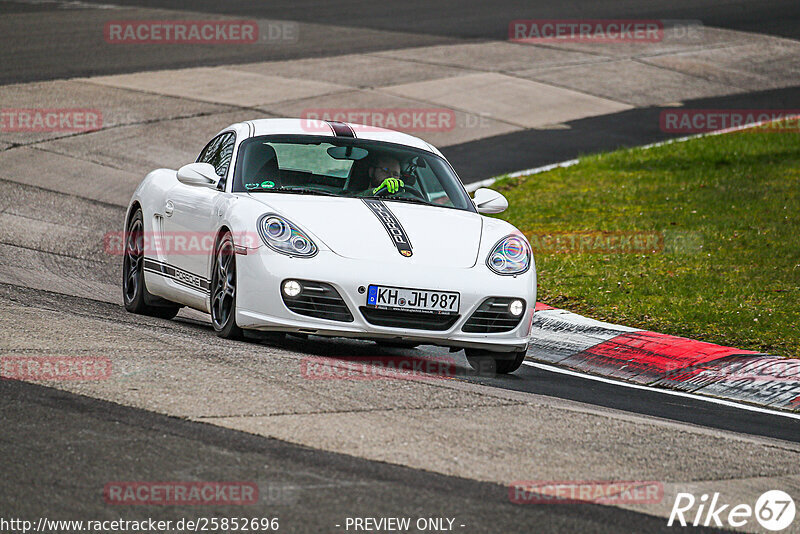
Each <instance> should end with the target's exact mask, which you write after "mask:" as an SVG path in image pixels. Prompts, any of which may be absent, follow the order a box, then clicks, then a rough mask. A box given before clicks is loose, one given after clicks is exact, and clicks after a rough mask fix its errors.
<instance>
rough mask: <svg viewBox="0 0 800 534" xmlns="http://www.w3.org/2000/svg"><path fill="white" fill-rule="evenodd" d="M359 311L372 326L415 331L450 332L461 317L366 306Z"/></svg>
mask: <svg viewBox="0 0 800 534" xmlns="http://www.w3.org/2000/svg"><path fill="white" fill-rule="evenodd" d="M359 310H361V315H363V316H364V319H366V320H367V322H368V323H370V324H374V325H377V326H389V327H392V328H410V329H413V330H439V331H441V330H449V329H450V328H452V327H453V325H454V324H456V321H458V318H459V317H460V316H459V315H442V314H435V313H421V312H410V311H394V310H378V309H375V308H367V307H366V306H361V307H360V308H359Z"/></svg>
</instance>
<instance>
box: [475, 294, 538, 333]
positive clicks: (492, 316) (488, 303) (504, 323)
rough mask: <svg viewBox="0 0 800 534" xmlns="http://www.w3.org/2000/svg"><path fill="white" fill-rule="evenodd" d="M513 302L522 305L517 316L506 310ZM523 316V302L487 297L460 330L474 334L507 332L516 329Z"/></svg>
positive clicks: (506, 298)
mask: <svg viewBox="0 0 800 534" xmlns="http://www.w3.org/2000/svg"><path fill="white" fill-rule="evenodd" d="M515 300H519V301H522V304H523V306H522V310H523V312H522V313H520V314H519V315H512V314H511V312H510V311H509V310H508V307H509V304H511V303H512V302H513V301H515ZM524 315H525V301H524V300H522V299H517V298H509V297H489V298H488V299H486V300H484V301H483V302H482V303H481V305H480V306H478V309H477V310H475V313H473V314H472V316H471V317H470V318H469V319H468V320H467V322H466V323H464V326H463V327H461V330H463V331H464V332H472V333H476V334H494V333H497V332H508V331H510V330H513V329H515V328H516V327H517V325H518V324H519V322H520V320H521V319H522V317H523V316H524Z"/></svg>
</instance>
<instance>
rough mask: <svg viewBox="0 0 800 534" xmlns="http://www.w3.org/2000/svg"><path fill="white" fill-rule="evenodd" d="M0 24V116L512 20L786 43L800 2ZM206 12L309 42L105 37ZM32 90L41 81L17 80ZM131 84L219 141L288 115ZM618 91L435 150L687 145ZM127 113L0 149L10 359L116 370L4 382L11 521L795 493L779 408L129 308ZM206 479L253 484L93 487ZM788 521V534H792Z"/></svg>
mask: <svg viewBox="0 0 800 534" xmlns="http://www.w3.org/2000/svg"><path fill="white" fill-rule="evenodd" d="M0 15H2V17H0V43H2V45H3V46H2V48H3V60H2V62H0V108H6V107H15V106H16V107H19V106H20V105H18V104H14V105H7V104H6V103H4V102H3V100H2V96H3V95H6V94H10V95H14V94H17V93H22V94H24V93H25V91H27V90H28V89H27V88H28V87H45V88H46V89H45V90H46V91H49V90H50V87H51V85H49V84H51V83H52V84H56V86H57V84H59V83H68V84H73V83H75V84H83V83H85V84H86V85H87V86H89V85H91V87H92V91H94V90H95V89H96V88H101V89H102V90H108V91H112V90H113V91H118V92H120V93H121V92H122V90H123V89H121V88H122V87H123V86H122V83H123V82H120V81H119V79H118V78H113V77H112V78H108V79H97V80H99V81H97V80H96V79H94V78H92V79H91V80H89V81H88V82H87V81H86V80H84V81H77V82H76V81H69V82H62V80H65V79H69V78H76V77H98V76H111V75H120V74H126V73H140V72H154V71H160V70H163V69H182V68H199V67H211V66H220V65H223V66H231V65H245V64H250V63H255V62H268V61H279V60H280V61H288V60H298V61H302V60H305V59H309V58H311V59H315V58H329V59H330V58H333V60H335V57H336V56H340V55H344V54H373V53H375V54H378V53H380V54H389V53H392V54H405V53H407V50H409V49H410V50H411V52H409V53H413V50H414V49H415V48H416V47H436V46H460V45H463V44H464V43H469V44H471V43H475V44H476V45H482V44H485V43H490V42H491V41H502V40H504V39H506V37H507V27H508V21H509V20H513V19H516V18H533V17H542V18H576V17H583V18H597V19H600V18H604V19H610V18H626V19H634V18H648V19H651V18H659V19H683V20H701V21H702V22H703V24H704V25H705V26H708V27H714V28H719V29H723V30H725V31H730V32H732V34H733V33H735V34H736V35H737V36H742V35H745V37H744V38H749V37H748V36H749V34H751V33H752V34H759V38H760V36H762V35H763V36H768V37H769V39H773V40H772V41H770V43H773V42H774V43H778V44H776V45H774V46H776V47H777V46H786V47H792V46H794V45H795V44H796V43H794V42H792V41H793V40H797V39H800V30H798V28H800V24H799V23H800V3H798V2H796V1H760V2H755V1H754V2H746V1H738V2H726V3H721V2H714V1H711V0H693V1H689V0H678V1H674V2H669V5H665V4H664V3H663V2H655V1H647V2H626V1H623V0H608V1H601V2H592V1H589V0H581V1H578V2H570V3H567V4H564V5H558V4H557V3H553V2H549V3H548V2H538V1H537V2H512V1H500V2H479V1H477V0H476V1H472V0H470V1H467V2H453V1H446V2H436V3H431V2H416V1H414V2H404V3H397V4H396V5H394V4H389V3H380V2H347V3H334V2H311V1H303V2H258V3H256V2H246V1H238V0H236V1H229V2H212V1H210V0H201V1H197V2H191V3H189V2H177V1H167V0H119V1H109V2H103V1H101V0H98V1H97V2H95V1H93V0H83V1H79V2H70V1H60V0H59V1H53V2H50V1H47V0H42V1H38V0H37V1H33V0H19V1H13V2H9V1H2V0H0ZM216 16H225V17H233V18H237V17H238V18H257V19H259V20H274V21H292V22H296V23H298V24H299V28H300V31H301V32H302V35H303V36H304V38H303V39H300V40H299V41H298V42H297V43H296V44H294V45H292V46H288V47H270V46H263V47H257V48H255V47H246V46H241V47H237V46H210V45H209V46H205V45H200V46H189V45H177V46H171V47H160V48H159V50H158V53H154V52H153V49H152V48H148V47H146V46H140V47H135V46H134V47H114V46H102V45H103V42H102V38H98V36H97V28H98V27H102V25H103V24H104V23H105V22H106V21H109V20H116V19H158V18H195V19H197V18H213V17H216ZM373 57H374V56H373ZM381 57H382V56H381ZM409 61H411V60H409ZM414 61H416V60H414ZM587 61H589V60H587ZM795 61H796V60H795ZM754 63H755V62H754ZM290 67H291V66H290ZM424 67H425V68H430V69H431V70H436V69H452V70H453V71H455V70H457V69H459V68H461V67H460V66H458V65H455V64H454V65H453V66H441V65H440V64H436V65H425V66H424ZM287 68H289V67H287ZM291 68H293V67H291ZM771 68H774V69H775V70H776V71H777V70H780V68H781V67H780V66H779V65H777V66H772V67H771ZM797 68H798V67H797V64H796V62H795V64H792V65H790V66H789V67H787V69H786V71H787V72H786V73H784V74H785V75H786V78H787V79H789V80H790V81H791V79H792V77H793V76H794V75H793V74H792V73H793V72H794V70H792V69H797ZM361 74H362V73H355V74H354V75H356V76H357V75H361ZM87 79H88V78H87ZM796 79H800V78H795V80H796ZM109 80H111V81H109ZM790 81H789V82H785V83H783V82H782V83H780V84H775V85H768V86H763V87H762V86H761V85H759V84H758V83H756V82H753V83H752V85H750V86H748V87H746V88H743V89H742V90H741V91H737V92H735V93H731V94H727V93H726V94H716V93H714V94H712V93H713V91H711V92H709V94H708V96H695V97H687V98H684V99H682V105H684V106H687V107H696V108H709V109H713V108H720V109H721V108H730V109H741V108H754V109H764V108H785V109H791V108H794V109H797V108H798V102H800V85H797V83H790ZM33 82H37V83H38V82H41V84H42V85H39V86H37V85H36V84H33V85H30V86H29V85H24V86H23V85H19V86H15V85H14V84H30V83H33ZM124 83H128V80H127V79H126V80H125V82H124ZM395 83H397V82H396V81H395ZM4 86H6V87H5V88H4ZM71 87H72V86H71ZM109 87H111V88H112V89H109ZM359 87H360V86H359ZM101 89H97V90H98V91H100V90H101ZM573 89H574V88H571V89H570V91H572V90H573ZM32 90H33V89H32ZM371 90H372V87H367V88H366V89H364V92H369V91H371ZM3 91H8V92H7V93H6V92H3ZM90 94H94V93H90ZM98 94H100V93H98ZM102 94H103V95H105V93H102ZM114 94H116V93H114ZM698 94H699V93H698ZM142 95H144V96H142ZM68 96H69V94H68V92H67V93H65V94H59V95H58V100H57V102H58V106H61V107H70V104H69V98H68ZM139 96H141V98H152V99H153V100H152V101H153V102H156V104H153V106H162V105H163V106H165V109H166V107H167V106H168V105H169V106H175V107H180V113H177V112H176V115H175V116H176V119H180V120H183V119H187V120H196V121H201V122H202V121H205V122H202V126H203V128H205V129H206V130H207V129H211V130H212V133H213V131H215V130H214V128H216V129H219V128H221V127H223V126H225V125H227V124H228V123H229V122H232V121H233V119H231V120H228V119H229V118H232V117H241V116H243V115H247V114H253V113H256V111H259V112H263V113H267V114H275V113H278V112H277V111H274V110H269V111H263V108H262V107H259V106H256V105H252V106H251V105H241V106H236V105H227V104H226V105H223V103H221V101H216V100H203V99H201V98H197V99H187V100H186V101H181V100H180V99H179V98H178V97H174V96H171V95H167V94H153V93H148V92H147V91H146V90H142V92H141V94H140V95H139ZM595 96H597V95H595ZM601 96H603V95H601ZM14 98H16V97H14ZM115 98H116V97H115ZM147 102H149V100H148V101H147ZM165 102H166V103H165ZM669 102H670V100H666V101H665V102H663V103H665V104H666V103H669ZM141 105H142V107H147V104H141ZM625 105H626V106H625V108H623V107H622V106H618V107H614V108H613V109H618V110H617V111H609V112H607V113H601V114H595V115H589V114H587V115H586V116H582V117H580V118H574V119H570V120H566V121H564V122H563V125H559V127H556V128H550V127H545V128H539V127H536V126H534V127H525V128H521V127H517V126H518V125H516V124H515V125H513V126H514V128H513V129H512V128H510V127H509V128H505V126H508V121H506V123H504V128H502V129H497V131H495V130H492V132H494V133H492V134H490V135H486V136H483V137H475V138H469V139H466V138H456V137H455V136H454V137H453V141H452V142H449V143H446V146H444V147H443V152H444V153H445V154H446V156H447V157H448V158H449V159H450V160H451V161H452V163H453V165H454V167H455V168H456V169H457V170H458V171H459V173H460V175H461V177H462V179H463V180H464V182H466V183H468V182H475V181H477V180H481V179H484V178H487V177H491V176H494V175H497V174H500V173H504V172H510V171H514V170H519V169H524V168H529V167H534V166H538V165H544V164H548V163H553V162H557V161H562V160H566V159H570V158H573V157H576V156H578V155H580V154H585V153H591V152H595V151H599V150H606V149H613V148H617V147H619V146H635V145H641V144H645V143H649V142H654V141H659V140H664V139H668V138H670V137H675V135H673V134H667V133H664V132H662V131H660V130H659V128H658V115H659V113H660V109H661V108H660V107H659V106H658V105H651V104H648V103H642V104H640V105H631V104H630V102H628V101H626V102H625ZM181 106H183V107H181ZM48 107H57V106H56V105H50V104H48ZM74 107H78V106H74ZM170 109H171V108H170ZM608 109H609V110H611V109H612V106H610V105H609V108H608ZM217 115H220V116H217ZM115 120H116V119H115ZM236 120H239V119H236ZM219 121H223V122H224V123H220V122H219ZM150 122H152V123H153V128H154V129H156V128H163V127H164V126H163V125H161V124H157V123H158V120H157V119H155V118H152V117H149V118H148V117H145V118H143V119H140V118H138V117H137V118H136V119H135V121H134V122H133V123H132V124H133V126H134V127H137V128H139V127H142V126H144V127H147V125H148V124H150ZM501 122H503V121H501V120H499V119H498V123H501ZM557 122H560V121H557ZM193 124H197V123H193ZM129 126H130V125H129V124H126V123H124V122H122V123H121V124H120V125H118V124H111V125H110V128H109V130H111V131H112V134H114V135H118V137H115V138H114V140H113V143H111V144H110V146H111V147H112V148H111V149H110V148H109V143H108V142H107V141H106V140H104V139H103V138H100V137H92V136H91V135H94V134H91V135H89V136H80V135H75V136H64V137H63V138H58V139H53V140H48V139H40V138H36V137H35V136H34V137H32V138H30V139H27V138H26V139H22V138H11V137H8V138H6V137H3V135H4V134H3V133H0V158H3V157H4V158H6V159H0V191H1V192H0V325H2V328H0V356H3V355H42V354H44V355H70V356H87V355H102V356H105V357H108V358H110V359H111V361H112V362H113V366H114V367H113V368H114V374H113V376H112V378H111V379H109V380H103V381H93V382H89V381H87V382H78V381H75V382H70V383H66V382H65V383H58V384H41V383H29V382H22V381H16V380H0V423H1V424H2V429H3V432H2V434H0V458H2V467H0V480H2V483H1V484H0V520H1V519H8V518H25V519H29V520H33V521H35V520H36V519H38V518H41V517H47V518H49V519H76V520H89V519H99V520H103V519H116V518H120V517H122V518H123V519H129V520H133V519H147V518H156V519H162V520H168V519H169V520H179V519H181V518H186V519H189V518H198V517H234V516H242V517H258V518H261V517H279V518H280V525H281V528H280V530H281V531H284V532H346V531H348V530H347V529H346V528H345V524H346V520H347V518H348V517H350V518H352V517H362V518H363V517H398V516H407V517H412V518H414V519H416V518H451V519H453V530H454V531H457V532H465V533H467V532H531V531H534V532H609V533H610V532H614V533H617V532H661V531H664V532H666V531H672V530H673V529H672V528H670V527H667V520H666V518H667V517H668V516H669V513H670V509H671V507H672V503H673V501H674V499H675V495H676V494H677V493H678V492H686V491H689V492H693V493H694V494H696V495H700V493H703V492H706V493H712V492H723V494H724V495H725V497H726V498H727V499H728V501H727V502H731V503H733V502H737V503H738V502H749V503H750V504H752V503H753V502H754V500H755V498H757V497H758V496H759V495H760V494H761V493H763V492H764V491H766V490H769V489H782V490H784V491H787V492H789V493H790V494H792V495H794V496H795V499H797V497H798V496H799V495H800V470H799V469H798V466H800V418H798V417H792V416H790V415H787V414H785V413H780V412H776V411H765V410H761V411H757V410H752V409H747V407H742V406H731V405H725V404H719V403H714V402H710V401H708V400H704V399H699V398H698V399H695V398H687V397H678V396H672V395H669V394H667V393H664V392H661V391H656V390H641V389H631V388H628V387H625V386H623V385H615V384H609V383H605V382H601V381H596V380H592V379H590V378H588V377H582V376H577V375H565V374H562V373H559V372H557V371H555V370H548V369H547V368H545V367H542V366H538V367H537V366H534V365H524V366H523V367H522V368H521V369H520V370H519V371H517V372H515V373H514V374H513V375H510V376H504V377H497V376H478V375H477V374H476V373H475V372H473V371H472V370H471V369H470V368H469V366H468V364H467V362H466V360H465V357H464V355H463V352H458V353H453V354H450V353H448V352H447V350H446V349H441V348H434V347H427V346H426V347H420V348H418V349H413V350H411V349H391V348H381V347H378V346H376V345H375V344H373V343H370V342H361V341H352V340H331V339H323V338H318V337H311V338H308V339H304V338H300V337H291V336H290V337H285V338H275V337H270V336H258V337H253V338H252V339H248V340H246V341H241V342H235V341H226V340H222V339H220V338H217V337H216V336H215V335H214V332H213V330H212V328H211V325H210V323H209V321H208V319H207V317H206V316H205V315H203V314H200V313H196V312H193V311H188V312H187V311H183V312H181V314H180V315H179V316H178V318H176V319H175V320H173V321H164V320H159V319H154V318H149V317H143V316H136V315H132V314H128V313H127V312H125V310H124V308H123V307H122V306H121V298H120V293H121V290H120V288H119V285H120V284H119V280H120V278H121V269H120V263H121V262H120V257H119V256H113V255H109V254H104V253H103V244H102V241H101V239H100V238H101V236H103V235H104V234H106V233H107V232H109V231H114V230H120V229H121V225H122V221H123V219H124V213H125V208H124V204H123V202H121V201H120V199H121V198H126V196H127V198H129V196H130V193H131V192H132V187H130V185H131V183H130V182H129V181H128V182H125V181H124V180H123V179H121V180H120V183H121V185H118V186H115V187H116V188H109V191H108V192H107V191H104V190H103V187H105V184H108V183H110V181H113V180H114V179H115V178H114V177H116V176H120V177H123V178H125V179H127V177H129V176H132V175H134V174H136V173H138V172H139V170H140V169H139V166H138V165H139V163H136V162H134V163H131V161H132V160H136V158H137V157H138V156H140V155H142V154H144V153H145V150H144V149H142V148H141V145H138V144H137V139H140V138H141V137H142V133H141V130H134V131H133V133H130V132H129V131H127V130H126V128H127V127H129ZM528 126H530V125H528ZM562 126H563V127H562ZM206 130H201V131H199V132H198V131H191V134H189V133H187V134H186V135H187V138H188V137H189V136H190V135H191V136H192V137H191V138H190V139H188V140H187V141H186V142H185V143H184V144H185V145H187V146H186V147H184V146H183V144H181V146H180V147H179V149H175V146H174V145H169V146H167V147H162V146H159V144H158V142H155V143H153V146H152V147H147V148H152V154H150V153H148V154H147V155H148V157H149V156H152V158H153V159H157V157H161V156H162V155H163V156H164V157H166V158H171V159H174V160H179V159H180V158H185V154H186V153H188V152H189V151H190V150H195V151H196V150H199V148H200V146H197V145H198V143H197V142H196V139H199V138H205V136H207V132H206ZM187 131H188V130H187ZM114 132H117V133H116V134H115V133H114ZM160 132H161V133H159V134H158V135H164V134H163V130H160ZM174 137H180V132H179V131H178V132H177V134H175V135H174ZM421 137H424V135H421ZM156 139H161V137H156ZM48 142H49V143H50V144H48ZM71 142H75V143H79V145H78V146H77V148H76V147H74V146H71V145H69V143H71ZM139 142H140V141H139ZM128 144H130V148H129V145H128ZM128 149H129V150H130V152H126V150H128ZM15 151H16V152H15ZM17 154H20V155H19V156H17ZM22 154H24V156H23V155H22ZM24 158H29V159H24ZM47 158H65V159H69V160H75V161H77V160H80V162H81V165H83V164H84V163H85V162H88V163H86V165H87V166H86V167H79V170H74V169H71V168H70V169H69V170H66V167H65V168H64V169H65V170H64V175H65V179H64V180H63V181H55V182H53V181H48V180H51V178H41V179H40V176H46V177H50V176H54V175H56V176H57V175H58V173H59V172H60V171H61V169H62V167H61V165H63V163H59V162H63V161H64V160H62V159H47ZM15 159H16V160H17V161H22V162H23V163H21V164H17V163H15V162H14V160H15ZM169 164H171V163H170V162H165V163H164V165H169ZM25 165H30V168H29V169H28V168H25ZM91 165H94V166H91ZM20 168H22V170H20ZM82 169H95V170H94V171H83V170H82ZM97 169H104V170H106V171H108V174H102V173H99V172H97ZM92 172H96V174H92ZM139 176H141V174H139ZM68 180H74V183H73V182H69V181H68ZM431 356H437V357H440V358H452V362H453V365H454V367H453V368H454V369H455V370H456V372H455V373H454V374H453V375H452V376H447V377H445V378H442V377H440V376H430V377H426V376H416V377H414V378H413V379H405V378H404V379H382V380H310V379H309V377H308V376H307V375H306V374H305V372H304V371H303V369H305V367H304V366H305V365H307V363H308V362H309V361H310V360H314V359H318V358H324V359H326V361H332V362H334V364H336V362H339V363H341V364H343V365H347V362H348V361H350V360H351V359H352V358H353V357H356V358H359V357H361V358H363V357H379V358H386V357H389V358H391V357H395V358H404V359H408V360H412V361H414V360H419V361H425V360H426V359H429V358H430V357H431ZM526 363H532V362H526ZM190 480H191V481H194V480H197V481H251V482H254V483H256V484H257V485H258V488H259V495H260V497H259V501H258V503H257V504H255V505H251V506H222V505H213V506H192V507H187V506H147V505H139V506H120V505H112V504H109V503H108V502H106V500H104V496H103V488H104V486H105V485H106V484H108V483H110V482H113V481H190ZM516 480H551V481H568V480H573V481H575V480H584V481H586V480H601V481H603V480H607V481H613V480H621V481H633V480H638V481H658V483H659V484H661V486H662V487H663V494H664V496H663V499H661V500H660V502H658V503H650V504H638V503H633V504H628V503H623V504H619V505H615V506H610V505H600V504H589V503H582V504H569V505H524V504H522V505H520V504H514V503H512V502H510V500H509V488H508V486H509V484H511V483H512V482H513V481H516ZM798 524H800V523H798V521H797V520H796V521H795V523H794V524H793V525H792V527H793V528H794V529H797V528H800V527H798ZM0 526H2V524H1V523H0ZM754 528H756V527H750V531H758V530H753V529H754ZM697 529H698V530H700V531H703V530H704V529H703V528H702V527H697ZM0 531H2V532H18V531H19V532H21V530H14V529H4V528H0ZM349 531H353V529H352V528H351V529H349ZM792 531H794V532H797V531H798V530H792V529H789V530H786V532H792Z"/></svg>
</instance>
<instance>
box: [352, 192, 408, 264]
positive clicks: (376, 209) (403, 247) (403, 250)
mask: <svg viewBox="0 0 800 534" xmlns="http://www.w3.org/2000/svg"><path fill="white" fill-rule="evenodd" d="M361 200H363V201H364V204H366V205H367V207H368V208H369V209H370V211H371V212H372V213H374V214H375V216H376V217H377V218H378V220H379V221H381V224H382V225H383V227H384V228H385V229H386V233H388V234H389V238H390V239H391V240H392V243H394V246H395V247H397V252H399V253H400V254H401V255H403V256H405V257H406V258H410V257H411V256H412V255H413V251H412V248H411V240H410V239H409V238H408V234H407V233H406V231H405V230H404V229H403V225H402V224H400V221H399V220H398V219H397V217H395V215H394V213H392V211H391V210H390V209H389V206H387V205H386V204H384V203H383V201H381V200H378V199H374V198H362V199H361Z"/></svg>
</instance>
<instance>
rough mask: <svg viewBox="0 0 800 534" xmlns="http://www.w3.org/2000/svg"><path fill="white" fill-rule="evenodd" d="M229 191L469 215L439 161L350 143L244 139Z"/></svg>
mask: <svg viewBox="0 0 800 534" xmlns="http://www.w3.org/2000/svg"><path fill="white" fill-rule="evenodd" d="M233 191H234V192H250V193H290V194H312V195H313V194H318V195H333V196H340V197H355V198H365V197H378V198H381V199H383V200H390V201H397V202H408V203H419V204H430V205H433V206H442V207H449V208H456V209H463V210H469V211H474V207H473V205H472V201H471V200H470V199H469V196H468V195H467V194H466V192H465V191H464V188H463V187H462V185H461V182H460V181H459V179H458V177H457V176H456V175H455V173H454V172H453V170H452V169H451V167H450V165H448V163H447V162H446V161H445V160H444V159H442V158H441V157H439V156H437V155H435V154H432V153H430V152H427V151H424V150H418V149H415V148H411V147H406V146H402V145H397V144H393V143H382V142H377V141H367V140H363V139H351V138H342V139H340V138H331V137H321V136H320V137H316V136H261V137H254V138H251V139H247V140H245V141H243V142H242V146H241V147H240V149H239V154H238V157H237V162H236V170H235V175H234V183H233Z"/></svg>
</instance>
